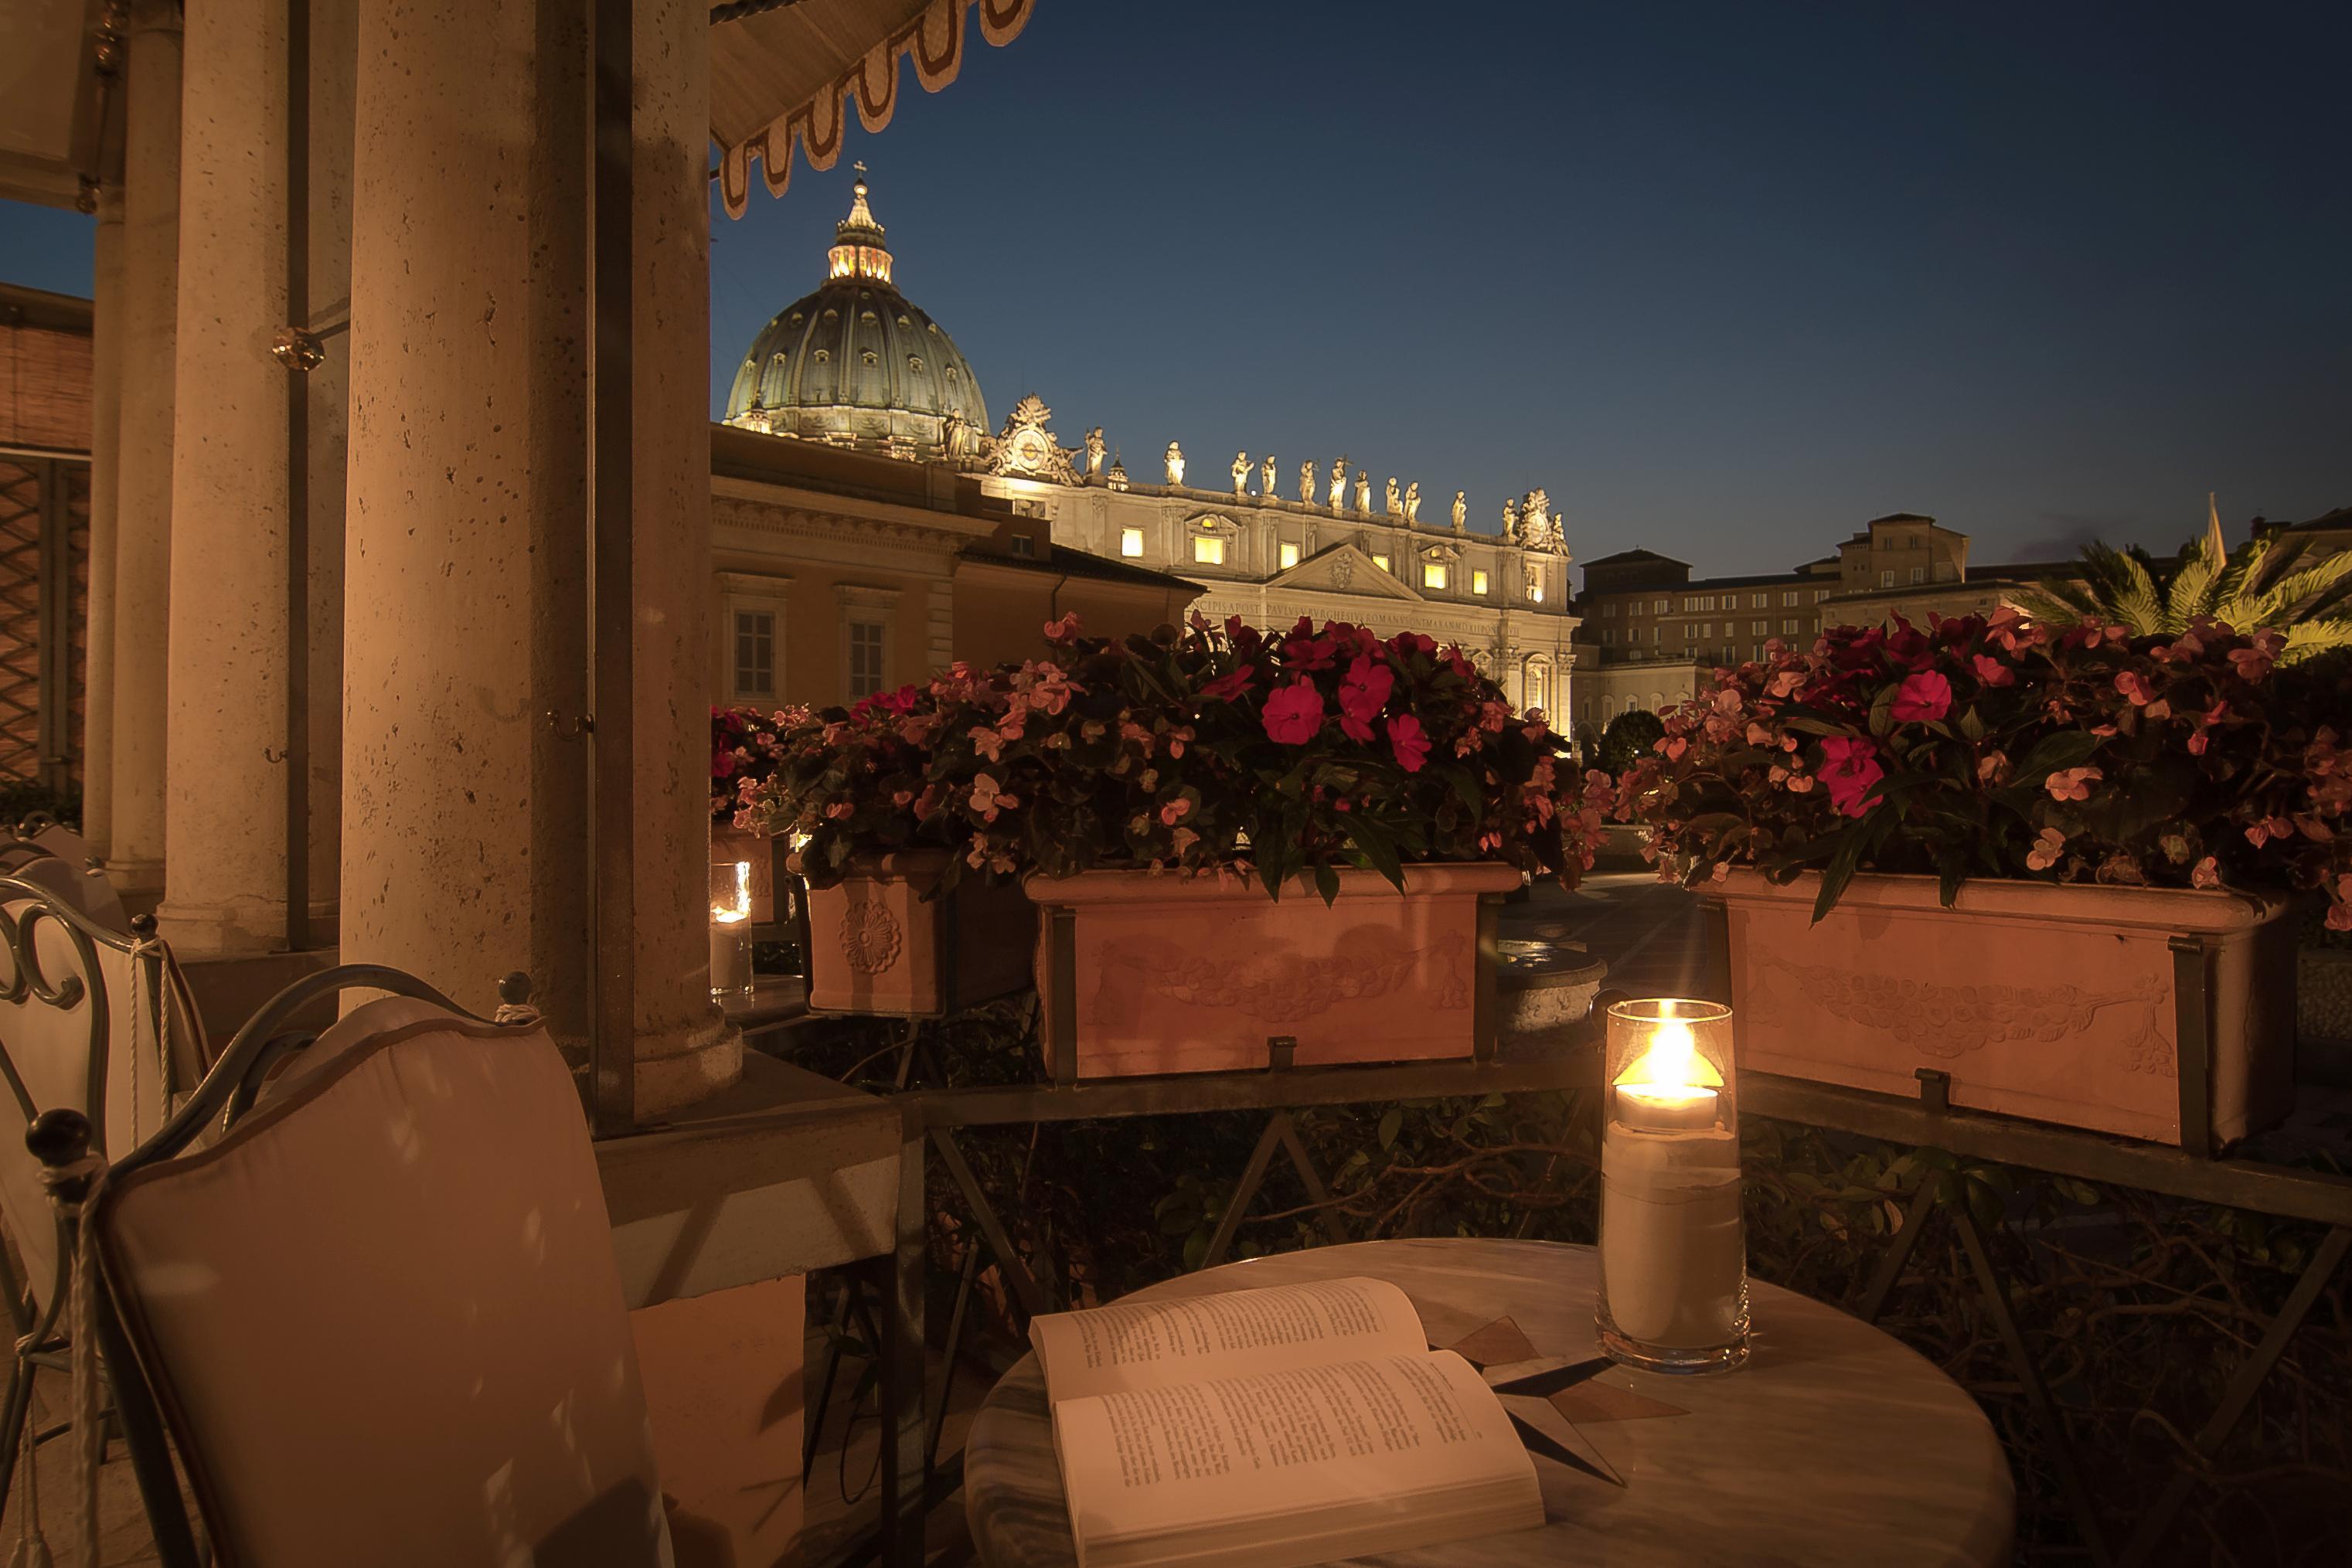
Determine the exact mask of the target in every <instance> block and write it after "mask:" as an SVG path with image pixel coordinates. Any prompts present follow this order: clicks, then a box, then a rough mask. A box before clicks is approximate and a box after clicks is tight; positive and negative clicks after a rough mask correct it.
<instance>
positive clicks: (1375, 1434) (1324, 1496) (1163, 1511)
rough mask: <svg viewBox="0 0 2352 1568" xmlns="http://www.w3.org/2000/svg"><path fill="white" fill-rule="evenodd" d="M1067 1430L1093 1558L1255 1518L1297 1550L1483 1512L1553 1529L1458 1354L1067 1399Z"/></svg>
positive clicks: (1528, 1474)
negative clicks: (1405, 1519) (1121, 1545)
mask: <svg viewBox="0 0 2352 1568" xmlns="http://www.w3.org/2000/svg"><path fill="white" fill-rule="evenodd" d="M1054 1432H1055V1448H1056V1450H1057V1451H1058V1452H1059V1454H1060V1456H1061V1462H1062V1478H1063V1485H1064V1487H1065V1489H1066V1491H1067V1493H1068V1496H1069V1501H1070V1522H1071V1526H1072V1529H1073V1531H1074V1532H1075V1533H1076V1536H1077V1538H1078V1541H1079V1542H1080V1551H1081V1554H1082V1555H1086V1554H1087V1549H1088V1548H1089V1547H1093V1548H1097V1552H1096V1553H1095V1554H1096V1555H1097V1556H1100V1555H1102V1553H1100V1552H1099V1550H1098V1549H1099V1548H1100V1547H1102V1546H1103V1545H1104V1544H1105V1543H1107V1542H1118V1541H1123V1540H1124V1541H1129V1542H1136V1541H1141V1540H1148V1539H1150V1538H1154V1537H1160V1536H1170V1535H1184V1534H1193V1535H1202V1534H1206V1535H1211V1536H1214V1535H1218V1534H1220V1533H1221V1532H1222V1533H1223V1538H1224V1539H1227V1540H1240V1539H1246V1538H1248V1536H1249V1534H1250V1532H1249V1531H1246V1530H1244V1531H1234V1530H1232V1529H1230V1528H1229V1527H1231V1526H1233V1525H1234V1524H1235V1522H1236V1521H1251V1520H1257V1521H1274V1520H1278V1521H1283V1523H1282V1527H1281V1529H1280V1530H1279V1531H1269V1532H1267V1533H1279V1534H1281V1535H1284V1536H1286V1537H1288V1538H1291V1539H1311V1538H1314V1537H1316V1536H1318V1534H1320V1535H1324V1536H1333V1535H1336V1534H1338V1533H1339V1532H1340V1531H1357V1530H1360V1529H1361V1528H1362V1527H1363V1525H1364V1523H1365V1521H1367V1519H1368V1518H1373V1517H1381V1518H1387V1517H1395V1516H1400V1515H1404V1514H1413V1515H1416V1516H1420V1517H1424V1518H1426V1517H1432V1516H1444V1515H1445V1514H1448V1513H1454V1514H1455V1515H1456V1516H1457V1517H1458V1516H1460V1515H1463V1514H1466V1513H1468V1512H1470V1511H1474V1510H1475V1509H1476V1508H1480V1507H1483V1508H1485V1509H1486V1511H1488V1512H1489V1513H1493V1512H1496V1511H1499V1512H1500V1513H1501V1514H1503V1515H1504V1516H1505V1518H1504V1527H1507V1526H1508V1525H1510V1524H1539V1523H1541V1522H1542V1521H1543V1505H1542V1501H1541V1489H1540V1487H1539V1486H1538V1482H1537V1479H1536V1473H1535V1465H1534V1462H1533V1461H1532V1460H1530V1459H1529V1458H1528V1452H1527V1449H1526V1448H1525V1447H1524V1446H1523V1445H1522V1444H1521V1443H1520V1441H1519V1438H1518V1435H1517V1433H1516V1432H1514V1431H1513V1430H1512V1429H1511V1424H1510V1417H1509V1416H1507V1414H1506V1413H1505V1412H1504V1409H1503V1406H1502V1403H1501V1401H1499V1400H1498V1399H1496V1397H1495V1395H1494V1392H1493V1390H1491V1389H1489V1388H1488V1387H1487V1386H1486V1381H1485V1379H1483V1378H1482V1377H1480V1376H1479V1375H1478V1373H1477V1371H1476V1370H1475V1368H1473V1367H1472V1366H1471V1365H1470V1364H1469V1363H1468V1362H1466V1361H1465V1360H1463V1359H1462V1358H1461V1357H1460V1356H1458V1355H1456V1354H1454V1353H1453V1352H1451V1351H1436V1352H1429V1351H1423V1352H1420V1353H1418V1354H1409V1355H1388V1356H1381V1357H1379V1358H1376V1359H1369V1360H1363V1361H1349V1362H1329V1363H1323V1364H1317V1365H1309V1366H1294V1367H1289V1368H1286V1369H1285V1370H1282V1371H1277V1372H1262V1373H1256V1374H1252V1375H1244V1376H1239V1377H1225V1378H1215V1379H1211V1380H1209V1381H1206V1382H1202V1383H1196V1384H1186V1385H1179V1386H1174V1387H1158V1388H1140V1389H1130V1390H1127V1391H1124V1392H1120V1393H1115V1394H1106V1395H1102V1396H1097V1397H1093V1398H1086V1399H1075V1400H1067V1401H1065V1402H1063V1403H1061V1404H1059V1405H1057V1406H1055V1409H1054ZM1497 1500H1499V1501H1497ZM1495 1527H1496V1526H1492V1525H1489V1526H1488V1528H1495ZM1171 1555H1176V1556H1181V1555H1183V1553H1182V1552H1172V1553H1171Z"/></svg>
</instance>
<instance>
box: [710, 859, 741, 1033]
mask: <svg viewBox="0 0 2352 1568" xmlns="http://www.w3.org/2000/svg"><path fill="white" fill-rule="evenodd" d="M710 996H711V999H712V1000H713V1001H718V1002H726V1001H730V1000H738V999H740V998H748V997H749V996H751V862H750V861H713V862H710Z"/></svg>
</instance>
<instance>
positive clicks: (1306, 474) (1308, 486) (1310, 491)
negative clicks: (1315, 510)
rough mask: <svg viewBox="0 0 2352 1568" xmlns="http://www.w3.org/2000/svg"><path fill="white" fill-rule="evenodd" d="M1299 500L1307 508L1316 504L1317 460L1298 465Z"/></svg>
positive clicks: (1309, 459)
mask: <svg viewBox="0 0 2352 1568" xmlns="http://www.w3.org/2000/svg"><path fill="white" fill-rule="evenodd" d="M1298 499H1299V501H1300V502H1301V503H1302V504H1303V505H1306V506H1309V507H1311V506H1313V505H1314V504H1315V460H1314V459H1313V458H1311V457H1310V458H1308V459H1307V461H1306V462H1304V463H1301V464H1300V465H1298Z"/></svg>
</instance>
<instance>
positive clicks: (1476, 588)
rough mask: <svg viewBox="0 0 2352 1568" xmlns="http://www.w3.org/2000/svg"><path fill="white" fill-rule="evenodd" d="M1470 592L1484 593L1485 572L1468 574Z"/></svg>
mask: <svg viewBox="0 0 2352 1568" xmlns="http://www.w3.org/2000/svg"><path fill="white" fill-rule="evenodd" d="M1470 591H1471V592H1473V593H1484V592H1486V573H1485V572H1483V571H1474V572H1472V573H1471V574H1470Z"/></svg>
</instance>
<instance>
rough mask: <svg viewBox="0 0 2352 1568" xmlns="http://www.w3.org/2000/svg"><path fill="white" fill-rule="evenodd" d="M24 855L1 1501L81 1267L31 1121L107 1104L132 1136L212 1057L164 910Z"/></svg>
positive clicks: (118, 1133) (4, 1190)
mask: <svg viewBox="0 0 2352 1568" xmlns="http://www.w3.org/2000/svg"><path fill="white" fill-rule="evenodd" d="M24 842H25V841H23V840H21V839H20V840H16V841H10V842H9V844H8V845H7V847H8V848H9V849H11V850H14V849H16V848H18V847H20V846H22V845H23V844H24ZM15 858H16V862H17V874H16V875H12V876H5V877H0V1082H5V1092H0V1223H5V1227H6V1228H7V1231H8V1233H9V1236H10V1237H11V1239H14V1241H15V1242H16V1255H17V1257H18V1258H19V1259H20V1260H22V1261H23V1263H24V1266H25V1278H24V1279H23V1280H21V1281H20V1280H18V1279H17V1278H16V1273H15V1271H14V1270H12V1269H11V1268H10V1267H9V1265H8V1263H7V1260H6V1256H5V1252H0V1296H5V1300H6V1304H7V1311H8V1314H9V1320H10V1324H11V1326H12V1328H13V1329H14V1331H15V1341H16V1354H15V1356H14V1359H13V1361H12V1363H11V1364H10V1368H9V1380H8V1393H7V1397H6V1400H5V1404H0V1506H5V1502H6V1500H7V1497H8V1495H9V1490H10V1487H11V1484H12V1483H13V1482H14V1480H15V1479H16V1470H17V1468H18V1460H19V1457H20V1451H21V1449H22V1448H23V1447H24V1443H25V1437H26V1427H27V1426H28V1425H29V1423H30V1420H31V1413H32V1408H33V1381H34V1377H35V1375H36V1374H37V1372H38V1371H41V1370H45V1369H46V1370H52V1371H61V1370H63V1369H64V1367H65V1359H64V1356H65V1350H66V1343H65V1341H64V1340H63V1338H62V1337H61V1335H60V1333H59V1326H58V1317H59V1313H60V1312H61V1311H62V1309H63V1306H64V1303H65V1299H66V1295H67V1292H68V1286H69V1283H70V1281H71V1277H72V1276H71V1265H70V1254H69V1252H68V1249H66V1248H65V1247H63V1246H62V1245H61V1244H60V1240H59V1236H58V1220H57V1216H56V1213H55V1211H54V1209H53V1207H52V1206H51V1205H50V1203H49V1200H48V1197H47V1193H46V1191H45V1190H44V1187H43V1185H42V1180H41V1169H40V1166H39V1165H38V1163H37V1161H36V1160H35V1159H34V1158H33V1157H32V1155H30V1154H29V1153H26V1152H24V1150H23V1144H22V1139H21V1134H22V1133H23V1131H24V1129H25V1128H26V1126H28V1125H29V1124H31V1123H32V1121H33V1120H34V1118H35V1117H36V1116H37V1115H38V1114H39V1113H41V1112H43V1111H46V1110H50V1109H53V1108H57V1107H68V1108H71V1109H73V1110H76V1111H79V1112H85V1113H88V1112H91V1111H93V1110H97V1111H98V1112H99V1115H98V1117H97V1120H98V1122H99V1127H98V1128H97V1130H96V1131H97V1141H98V1144H99V1146H100V1149H101V1151H102V1150H104V1149H108V1148H120V1149H128V1148H131V1146H133V1145H136V1144H137V1143H138V1142H139V1141H140V1139H141V1138H142V1136H144V1135H145V1134H149V1133H152V1132H154V1131H155V1130H156V1129H158V1128H160V1127H161V1126H163V1124H164V1122H165V1121H166V1120H167V1119H168V1117H169V1115H170V1113H171V1107H172V1103H173V1098H174V1096H175V1095H176V1093H177V1092H179V1091H181V1090H183V1089H184V1088H186V1087H188V1086H189V1085H192V1084H194V1082H196V1080H197V1078H198V1077H199V1076H200V1075H201V1071H202V1063H203V1061H204V1059H205V1044H204V1037H203V1033H202V1030H201V1029H200V1028H199V1026H198V1025H197V1023H196V1021H195V1011H194V1008H193V1007H192V1006H190V1005H189V1004H188V1001H187V998H186V994H185V990H184V985H183V982H182V981H181V979H180V976H179V971H178V969H177V967H175V966H174V965H173V962H172V957H171V953H170V950H169V949H168V948H167V947H165V946H164V945H163V942H162V941H161V940H159V939H158V938H157V937H156V936H155V932H154V923H153V922H152V920H144V919H142V920H141V921H138V922H134V923H132V927H133V928H131V929H129V930H110V929H108V928H106V927H105V926H103V925H100V924H99V923H98V922H97V921H95V920H93V919H92V918H91V916H90V915H89V913H88V909H87V907H86V905H85V904H81V903H77V902H75V901H74V900H73V899H72V898H71V897H70V896H69V895H70V894H72V893H73V892H74V891H76V888H75V885H74V881H73V879H74V878H75V877H76V876H77V875H78V874H79V873H73V872H71V870H70V868H68V867H67V866H66V865H65V863H64V862H61V861H59V860H58V859H57V858H55V857H53V856H50V855H48V854H47V852H45V851H44V852H39V853H37V854H32V855H17V856H16V857H15ZM46 872H54V873H58V875H54V876H53V875H45V874H43V873H46ZM101 880H102V879H101ZM61 882H62V883H63V886H64V889H65V891H64V892H60V891H59V886H60V883H61ZM109 891H110V890H109ZM119 907H120V906H119V905H118V906H117V908H118V911H119ZM11 1118H13V1119H14V1120H13V1122H12V1121H11ZM60 1430H62V1428H61V1427H56V1428H52V1429H51V1430H49V1431H48V1432H47V1433H43V1434H37V1435H36V1438H35V1440H36V1441H38V1440H40V1439H41V1438H42V1437H55V1436H57V1435H58V1431H60Z"/></svg>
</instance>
